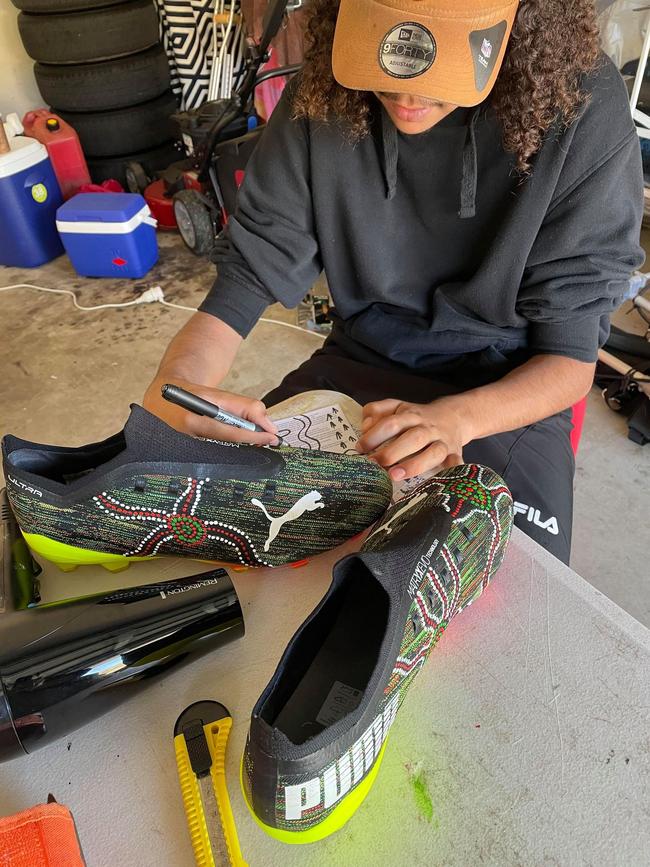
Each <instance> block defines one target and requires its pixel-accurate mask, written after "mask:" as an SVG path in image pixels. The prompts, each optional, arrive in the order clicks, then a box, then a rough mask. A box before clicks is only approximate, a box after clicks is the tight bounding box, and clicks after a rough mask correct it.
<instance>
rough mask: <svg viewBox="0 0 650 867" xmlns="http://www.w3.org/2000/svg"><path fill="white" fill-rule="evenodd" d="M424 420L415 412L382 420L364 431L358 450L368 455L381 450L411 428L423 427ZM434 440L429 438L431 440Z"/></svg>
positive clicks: (388, 416) (385, 417)
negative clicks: (384, 445) (383, 445)
mask: <svg viewBox="0 0 650 867" xmlns="http://www.w3.org/2000/svg"><path fill="white" fill-rule="evenodd" d="M421 426H422V418H421V417H420V416H419V415H417V413H414V412H400V413H397V414H392V415H387V416H384V417H383V418H380V419H379V420H378V421H376V423H375V424H374V425H373V426H372V427H370V428H369V429H368V430H366V431H364V433H363V435H362V437H361V439H360V440H359V442H358V443H357V449H358V451H360V452H361V453H362V454H367V453H368V452H372V451H374V450H375V449H377V448H379V446H381V445H382V444H383V443H385V442H386V441H387V440H391V439H393V437H396V436H399V435H400V434H401V433H403V432H404V431H406V430H408V429H409V428H415V427H421ZM431 439H433V437H432V436H429V440H431Z"/></svg>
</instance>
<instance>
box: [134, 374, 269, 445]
mask: <svg viewBox="0 0 650 867" xmlns="http://www.w3.org/2000/svg"><path fill="white" fill-rule="evenodd" d="M175 384H178V385H180V386H181V387H182V388H184V389H186V390H187V391H189V392H191V393H192V394H196V395H197V396H198V397H202V398H203V399H204V400H207V401H209V402H210V403H212V404H214V405H215V406H218V407H220V408H221V409H224V410H226V412H229V413H231V415H236V416H239V417H240V418H242V419H245V420H246V421H250V422H253V424H256V425H258V426H259V427H261V428H263V429H264V433H259V432H253V431H247V430H244V429H242V428H237V427H233V426H231V425H226V424H223V423H221V422H219V421H216V420H215V419H210V418H206V417H205V416H200V415H196V414H195V413H192V412H188V411H187V410H184V409H181V408H180V407H178V406H176V405H174V404H171V403H169V402H168V401H165V400H164V399H163V398H162V396H161V394H160V385H161V382H159V381H158V380H154V382H153V383H152V384H151V386H150V387H149V389H148V390H147V394H146V395H145V401H144V405H145V407H146V409H148V410H149V411H150V412H153V413H155V414H156V415H158V416H159V417H160V418H161V419H163V421H166V422H167V424H170V425H171V426H172V427H174V428H176V430H179V431H182V432H183V433H187V434H191V435H192V436H197V437H204V438H205V439H213V440H222V441H224V442H236V443H249V444H251V445H259V446H266V445H277V443H278V437H277V427H276V425H275V424H274V423H273V421H272V420H271V419H270V418H269V416H268V413H267V410H266V407H265V406H264V404H263V403H262V401H261V400H254V399H253V398H250V397H245V396H244V395H240V394H231V393H230V392H227V391H221V390H220V389H216V388H208V387H206V386H202V385H196V384H193V383H190V382H186V381H184V380H183V381H178V382H175Z"/></svg>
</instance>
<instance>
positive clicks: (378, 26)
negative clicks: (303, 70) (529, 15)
mask: <svg viewBox="0 0 650 867" xmlns="http://www.w3.org/2000/svg"><path fill="white" fill-rule="evenodd" d="M518 6H519V0H508V2H505V0H341V6H340V10H339V17H338V21H337V25H336V35H335V38H334V51H333V56H332V67H333V71H334V77H335V78H336V80H337V81H338V82H339V84H341V85H343V87H348V88H351V89H352V90H375V91H384V92H389V93H411V94H415V95H417V96H424V97H428V98H429V99H438V100H440V101H441V102H451V103H453V104H454V105H462V106H473V105H478V103H479V102H482V101H483V100H484V99H485V98H486V97H487V95H488V94H489V92H490V91H491V89H492V87H493V86H494V83H495V81H496V78H497V75H498V74H499V70H500V68H501V64H502V62H503V57H504V55H505V51H506V47H507V44H508V39H509V38H510V33H511V31H512V25H513V22H514V20H515V15H516V12H517V7H518Z"/></svg>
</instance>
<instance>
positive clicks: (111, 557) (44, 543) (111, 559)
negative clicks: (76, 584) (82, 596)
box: [23, 533, 155, 572]
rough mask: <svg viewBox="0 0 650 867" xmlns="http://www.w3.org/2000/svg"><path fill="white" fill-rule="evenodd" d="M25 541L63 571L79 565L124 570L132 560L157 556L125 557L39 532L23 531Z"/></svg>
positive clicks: (69, 570)
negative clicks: (77, 545)
mask: <svg viewBox="0 0 650 867" xmlns="http://www.w3.org/2000/svg"><path fill="white" fill-rule="evenodd" d="M23 536H24V537H25V541H26V542H27V544H28V546H29V547H30V548H31V550H32V551H33V552H34V554H36V555H37V556H38V557H42V558H43V559H44V560H49V562H50V563H54V564H55V565H56V566H58V567H59V569H61V570H62V571H63V572H72V571H73V570H74V569H76V568H77V567H78V566H103V567H104V569H108V571H109V572H122V571H123V570H124V569H128V568H129V565H130V564H131V563H132V562H134V561H135V562H138V561H142V560H154V559H155V557H125V556H124V554H107V553H106V552H105V551H91V550H89V549H87V548H77V547H76V546H75V545H66V543H65V542H57V541H55V540H54V539H48V538H47V536H40V535H39V534H38V533H23Z"/></svg>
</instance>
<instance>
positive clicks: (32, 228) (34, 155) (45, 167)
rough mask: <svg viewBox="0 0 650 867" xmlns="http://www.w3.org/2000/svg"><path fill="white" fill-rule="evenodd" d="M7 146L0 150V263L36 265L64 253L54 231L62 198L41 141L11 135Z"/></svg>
mask: <svg viewBox="0 0 650 867" xmlns="http://www.w3.org/2000/svg"><path fill="white" fill-rule="evenodd" d="M0 123H2V121H1V120H0ZM9 147H10V150H9V153H4V154H0V265H13V266H16V267H18V268H35V267H37V266H38V265H43V264H44V263H45V262H49V261H50V259H54V258H55V257H56V256H60V255H61V254H62V253H63V247H62V246H61V241H60V239H59V236H58V234H57V231H56V209H57V208H58V207H59V205H60V204H61V202H62V201H63V198H62V196H61V190H60V189H59V185H58V183H57V180H56V176H55V174H54V170H53V168H52V165H51V163H50V158H49V157H48V155H47V151H46V150H45V147H44V146H43V145H42V144H40V143H39V142H37V141H35V140H34V139H33V138H26V137H25V136H14V137H12V138H10V139H9Z"/></svg>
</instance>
